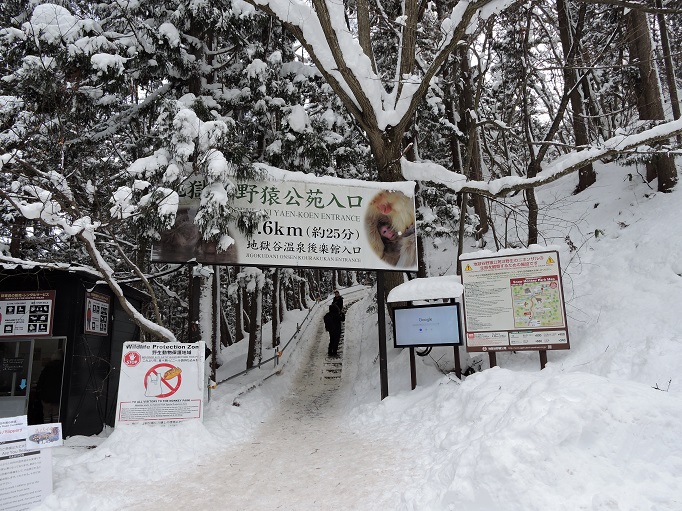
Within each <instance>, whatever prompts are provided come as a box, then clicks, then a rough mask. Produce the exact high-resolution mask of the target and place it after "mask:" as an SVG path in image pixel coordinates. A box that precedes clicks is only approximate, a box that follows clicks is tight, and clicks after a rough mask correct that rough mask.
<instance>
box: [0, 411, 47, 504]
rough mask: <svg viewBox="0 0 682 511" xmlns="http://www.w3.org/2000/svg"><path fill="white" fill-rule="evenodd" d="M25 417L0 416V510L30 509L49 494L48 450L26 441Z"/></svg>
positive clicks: (27, 432) (27, 430) (27, 431)
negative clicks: (1, 417) (0, 417)
mask: <svg viewBox="0 0 682 511" xmlns="http://www.w3.org/2000/svg"><path fill="white" fill-rule="evenodd" d="M29 433H30V431H29V427H27V426H26V416H25V415H23V416H18V417H8V418H3V419H0V509H3V510H5V509H6V510H8V511H9V510H12V511H23V510H27V509H33V508H34V507H35V506H37V505H38V504H40V503H41V502H42V501H43V500H45V498H46V497H47V496H48V495H50V493H52V453H51V450H50V449H42V446H41V447H40V448H36V447H34V446H30V445H28V443H27V434H29Z"/></svg>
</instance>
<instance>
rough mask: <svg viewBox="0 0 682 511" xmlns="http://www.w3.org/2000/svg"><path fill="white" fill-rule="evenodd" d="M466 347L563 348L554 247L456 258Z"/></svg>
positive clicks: (563, 326)
mask: <svg viewBox="0 0 682 511" xmlns="http://www.w3.org/2000/svg"><path fill="white" fill-rule="evenodd" d="M460 265H461V274H462V284H463V285H464V327H465V332H466V336H465V337H466V344H467V351H520V350H557V349H568V348H569V342H568V329H567V326H566V310H565V305H564V293H563V285H562V281H561V268H560V265H559V253H558V252H556V251H546V252H531V253H523V254H514V255H504V256H493V257H484V258H471V255H466V254H465V255H464V256H462V258H461V260H460Z"/></svg>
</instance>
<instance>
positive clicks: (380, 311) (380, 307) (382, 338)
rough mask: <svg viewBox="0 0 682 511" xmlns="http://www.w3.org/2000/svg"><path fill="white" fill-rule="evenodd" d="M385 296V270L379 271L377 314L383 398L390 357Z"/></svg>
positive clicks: (386, 390)
mask: <svg viewBox="0 0 682 511" xmlns="http://www.w3.org/2000/svg"><path fill="white" fill-rule="evenodd" d="M385 300H386V299H385V297H384V272H383V271H381V270H379V271H377V316H378V318H379V377H380V378H381V399H382V400H383V399H384V398H386V397H388V358H387V353H386V313H385Z"/></svg>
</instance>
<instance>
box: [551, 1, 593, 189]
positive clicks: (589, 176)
mask: <svg viewBox="0 0 682 511" xmlns="http://www.w3.org/2000/svg"><path fill="white" fill-rule="evenodd" d="M586 8H587V5H586V4H581V6H580V9H579V14H578V19H577V21H576V29H575V32H574V31H573V30H572V27H573V24H572V22H571V21H572V20H571V16H570V13H569V11H568V2H567V0H557V10H558V15H559V37H560V39H561V48H562V49H563V52H564V59H565V64H564V85H565V87H564V88H565V90H567V91H570V92H569V94H570V97H571V109H572V110H573V134H574V136H575V144H576V145H577V146H578V147H579V148H580V147H583V146H587V144H588V143H589V139H588V136H587V122H586V120H585V119H586V116H585V105H584V104H583V100H582V97H581V90H582V89H581V88H579V87H578V72H577V70H576V65H575V63H576V58H575V56H576V55H578V54H579V47H580V36H581V35H582V27H583V24H584V21H585V12H586ZM579 150H580V149H579ZM596 180H597V174H596V172H595V171H594V167H593V166H592V164H590V165H587V166H585V167H583V168H582V169H580V170H579V171H578V186H577V187H576V189H575V191H576V193H579V192H582V191H583V190H585V189H587V188H588V187H589V186H590V185H593V184H594V183H595V182H596Z"/></svg>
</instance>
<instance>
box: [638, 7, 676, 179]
mask: <svg viewBox="0 0 682 511" xmlns="http://www.w3.org/2000/svg"><path fill="white" fill-rule="evenodd" d="M627 23H628V25H627V37H628V43H629V47H630V63H631V64H633V65H636V66H637V69H638V71H639V78H638V80H637V83H636V85H635V96H636V99H637V110H638V111H639V118H640V119H641V120H663V119H665V116H664V112H663V100H662V97H661V88H660V86H659V77H658V72H657V70H656V66H655V61H654V59H653V56H654V55H653V49H652V47H651V32H650V30H649V23H648V20H647V16H646V13H644V12H641V11H636V10H631V11H630V12H629V13H628V14H627ZM646 168H647V175H646V177H647V180H649V181H653V180H654V179H655V178H656V177H658V191H659V192H669V191H671V190H672V188H673V187H674V186H675V185H676V184H677V169H676V168H675V160H674V159H673V158H672V157H671V156H669V155H667V154H661V153H657V154H655V155H654V156H653V157H652V159H651V161H650V162H648V163H647V167H646Z"/></svg>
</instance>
